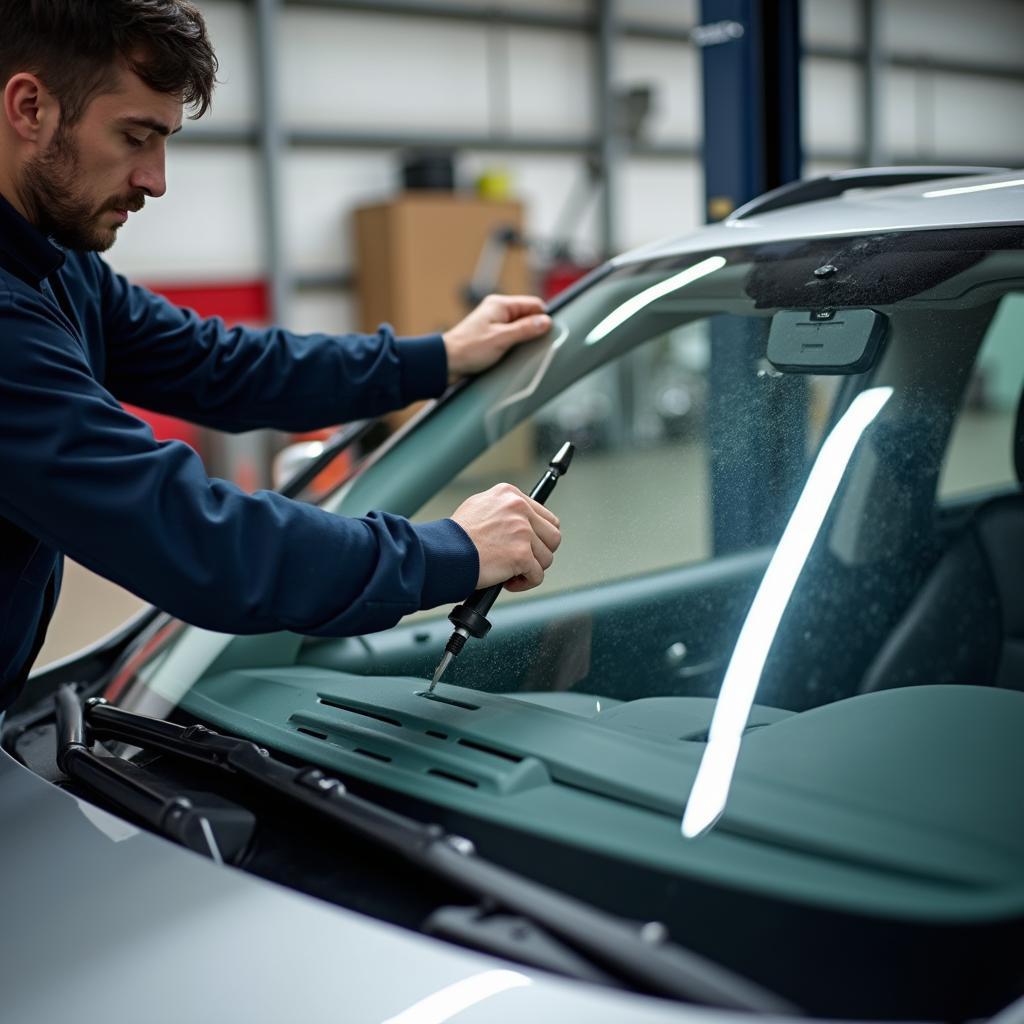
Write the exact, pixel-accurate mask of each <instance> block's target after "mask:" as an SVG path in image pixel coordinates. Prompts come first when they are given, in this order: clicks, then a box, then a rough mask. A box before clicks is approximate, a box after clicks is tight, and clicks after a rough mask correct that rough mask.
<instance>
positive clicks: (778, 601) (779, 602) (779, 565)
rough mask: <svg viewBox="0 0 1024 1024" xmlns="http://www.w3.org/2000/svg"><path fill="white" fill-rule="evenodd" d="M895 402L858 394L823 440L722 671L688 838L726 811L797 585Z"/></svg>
mask: <svg viewBox="0 0 1024 1024" xmlns="http://www.w3.org/2000/svg"><path fill="white" fill-rule="evenodd" d="M891 396H892V388H888V387H884V388H869V389H868V390H867V391H862V392H861V393H860V394H859V395H858V396H857V397H856V398H855V399H854V400H853V402H852V403H851V405H850V408H849V409H847V410H846V412H845V413H844V415H843V417H842V419H841V420H840V421H839V422H838V423H837V424H836V425H835V428H834V429H833V430H832V432H831V433H830V434H829V435H828V437H827V438H826V439H825V441H824V443H823V444H822V446H821V451H820V452H819V453H818V457H817V458H816V459H815V460H814V466H813V467H812V468H811V472H810V474H809V475H808V477H807V483H806V484H805V485H804V489H803V492H802V493H801V495H800V500H799V501H798V502H797V503H796V508H795V509H794V510H793V514H792V516H790V519H789V522H788V523H787V524H786V529H785V531H784V532H783V534H782V539H781V540H780V541H779V545H778V547H777V548H776V549H775V553H774V555H772V560H771V562H769V564H768V570H767V571H766V572H765V574H764V578H763V579H762V580H761V585H760V586H759V587H758V588H757V594H756V596H755V597H754V602H753V604H752V605H751V606H750V611H749V612H748V613H747V617H746V619H745V620H744V622H743V628H742V629H741V630H740V636H739V639H738V640H737V641H736V648H735V650H734V651H733V652H732V658H731V659H730V660H729V667H728V668H727V669H726V670H725V679H724V680H723V682H722V691H721V693H720V694H719V696H718V702H717V703H716V704H715V713H714V716H713V717H712V719H711V727H710V729H708V745H707V747H706V749H705V751H704V756H703V757H702V758H701V762H700V767H699V768H698V769H697V777H696V779H694V782H693V788H692V789H691V790H690V796H689V798H688V799H687V801H686V810H685V812H684V814H683V820H682V825H681V830H682V833H683V835H684V836H686V838H688V839H693V838H694V837H695V836H699V835H701V834H702V833H704V832H706V831H707V830H708V829H709V828H711V826H712V825H714V823H715V822H716V821H717V820H718V818H719V816H720V815H721V813H722V811H724V810H725V801H726V799H727V798H728V796H729V787H730V785H731V784H732V776H733V771H734V770H735V767H736V759H737V757H738V756H739V752H740V742H741V740H742V738H743V730H744V729H745V728H746V726H747V720H748V718H749V717H750V708H751V705H752V704H753V703H754V695H755V694H756V692H757V684H758V683H759V682H760V680H761V673H762V671H763V670H764V663H765V660H766V659H767V657H768V651H769V649H770V648H771V645H772V641H773V640H774V639H775V634H776V632H777V631H778V628H779V622H780V621H781V620H782V613H783V612H784V611H785V610H786V605H788V604H789V599H790V596H791V595H792V593H793V588H794V587H795V586H796V581H797V579H798V578H799V576H800V573H801V572H802V571H803V567H804V563H805V562H806V561H807V556H808V555H809V554H810V551H811V547H812V545H813V544H814V541H815V539H816V538H817V536H818V532H819V531H820V530H821V525H822V523H823V522H824V521H825V516H826V514H827V513H828V510H829V506H830V505H831V504H832V499H833V498H834V497H835V493H836V491H837V490H838V488H839V484H840V482H841V481H842V479H843V474H844V473H845V472H846V467H847V465H848V464H849V462H850V459H851V458H852V457H853V453H854V451H855V450H856V448H857V444H858V442H859V441H860V438H861V435H862V434H863V433H864V431H865V430H866V429H867V428H868V426H870V424H871V423H872V422H873V420H874V419H875V417H876V416H877V415H878V414H879V412H881V410H882V407H883V406H884V405H885V403H886V402H888V401H889V399H890V397H891Z"/></svg>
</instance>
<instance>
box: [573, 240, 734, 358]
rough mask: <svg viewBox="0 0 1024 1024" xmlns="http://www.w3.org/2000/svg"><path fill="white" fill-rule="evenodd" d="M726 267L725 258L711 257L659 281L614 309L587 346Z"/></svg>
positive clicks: (588, 338) (591, 334)
mask: <svg viewBox="0 0 1024 1024" xmlns="http://www.w3.org/2000/svg"><path fill="white" fill-rule="evenodd" d="M724 266H725V259H724V258H723V257H721V256H710V257H708V259H706V260H701V261H700V263H695V264H694V265H693V266H692V267H687V268H686V270H683V271H680V273H678V274H673V275H672V277H667V278H666V279H665V280H664V281H659V282H658V284H654V285H651V287H650V288H645V289H644V290H643V291H642V292H638V293H637V294H636V295H634V296H632V297H631V298H629V299H627V300H626V301H625V302H624V303H622V305H621V306H617V307H616V308H615V309H613V310H612V311H611V312H610V313H609V314H608V315H607V316H606V317H605V318H604V319H603V320H602V321H601V322H600V323H599V324H598V325H597V326H596V327H595V328H594V329H593V330H592V331H591V332H590V333H589V334H588V335H587V337H586V340H585V344H587V345H593V344H594V342H595V341H600V340H601V339H602V338H604V337H606V336H607V335H609V334H611V332H612V331H614V330H615V328H616V327H620V326H621V325H622V324H624V323H625V322H626V321H627V320H628V319H629V318H630V317H632V316H636V314H637V313H639V312H640V310H641V309H643V308H644V307H645V306H649V305H650V304H651V303H652V302H656V301H657V300H658V299H661V298H664V296H666V295H670V294H671V293H672V292H674V291H677V290H678V289H679V288H682V287H684V286H685V285H688V284H692V283H693V282H694V281H699V280H700V279H701V278H702V277H707V275H708V274H711V273H713V272H714V271H716V270H721V269H722V267H724Z"/></svg>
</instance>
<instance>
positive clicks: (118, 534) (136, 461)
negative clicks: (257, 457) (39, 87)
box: [0, 197, 479, 709]
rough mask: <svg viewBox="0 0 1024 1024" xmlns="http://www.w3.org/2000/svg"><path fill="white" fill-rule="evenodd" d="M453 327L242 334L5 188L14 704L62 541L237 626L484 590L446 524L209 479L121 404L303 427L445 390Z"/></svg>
mask: <svg viewBox="0 0 1024 1024" xmlns="http://www.w3.org/2000/svg"><path fill="white" fill-rule="evenodd" d="M446 376H447V362H446V359H445V353H444V344H443V342H442V340H441V337H440V335H430V336H427V337H424V338H415V339H406V340H396V339H395V338H394V336H393V335H392V333H391V331H390V330H389V329H387V328H382V329H381V330H380V331H378V333H377V334H375V335H346V336H343V337H332V336H329V335H310V336H305V337H302V336H298V335H295V334H290V333H288V332H287V331H283V330H279V329H271V330H265V331H263V330H253V329H249V328H243V327H235V328H232V329H230V330H229V329H227V328H226V327H225V326H224V324H223V323H222V322H221V321H220V320H218V319H209V320H202V319H200V318H199V317H197V316H196V315H195V314H194V313H192V312H190V311H187V310H182V309H179V308H178V307H176V306H173V305H172V304H170V303H169V302H166V301H165V300H163V299H161V298H159V297H158V296H156V295H154V294H153V293H152V292H149V291H146V290H145V289H144V288H139V287H137V286H134V285H131V284H129V283H128V282H127V281H126V280H125V279H124V278H123V277H121V276H119V275H117V274H115V273H114V272H113V271H111V269H110V268H109V267H108V266H107V264H106V263H105V262H104V261H103V260H102V259H100V257H99V256H98V255H96V254H95V253H78V252H65V251H63V250H62V249H60V248H58V247H57V246H55V245H54V244H53V243H52V242H50V241H49V240H48V239H46V238H45V237H44V236H43V235H42V234H41V233H40V232H39V231H37V230H36V229H35V228H34V227H33V226H32V225H30V224H29V223H28V222H27V221H26V220H25V219H24V218H22V217H21V216H20V215H19V214H18V213H17V212H16V211H15V210H14V209H13V207H11V206H10V205H9V204H8V203H7V202H5V201H4V200H3V198H2V197H0V709H2V708H3V707H5V706H7V705H9V704H10V703H11V701H12V700H13V699H14V697H15V696H16V694H17V691H18V689H19V686H20V684H21V683H22V682H23V679H24V676H25V674H26V673H27V671H28V669H29V667H30V665H31V662H32V661H33V660H34V658H35V654H36V653H37V651H38V648H39V645H40V644H41V642H42V637H43V634H44V632H45V629H46V624H47V623H48V621H49V618H50V615H51V613H52V611H53V606H54V603H55V602H56V599H57V594H58V591H59V589H60V572H61V562H62V558H61V556H62V555H64V554H66V555H68V556H69V557H71V558H74V559H75V560H76V561H78V562H80V563H81V564H82V565H84V566H86V567H87V568H89V569H92V570H93V571H94V572H97V573H99V574H100V575H102V576H105V577H107V578H108V579H110V580H113V581H114V582H115V583H118V584H120V585H121V586H123V587H126V588H127V589H128V590H130V591H132V592H133V593H135V594H138V595H139V596H140V597H142V598H144V599H145V600H146V601H149V602H151V603H152V604H155V605H157V606H158V607H160V608H162V609H164V610H166V611H169V612H171V613H172V614H173V615H176V616H178V617H180V618H182V619H185V620H187V621H188V622H191V623H194V624H196V625H199V626H203V627H205V628H207V629H213V630H219V631H223V632H230V633H260V632H267V631H272V630H278V629H290V630H295V631H297V632H300V633H310V634H317V635H329V636H342V635H353V634H359V633H363V632H368V631H373V630H379V629H385V628H387V627H389V626H391V625H393V624H394V623H395V622H397V621H398V619H399V618H401V617H402V616H403V615H406V614H408V613H409V612H413V611H416V610H418V609H420V608H429V607H432V606H434V605H437V604H442V603H447V602H457V601H460V600H462V599H463V598H465V597H466V595H467V594H469V593H470V591H472V589H473V587H474V586H475V585H476V579H477V573H478V571H479V563H478V557H477V552H476V549H475V547H474V546H473V544H472V542H471V541H470V539H469V538H468V536H467V535H466V534H465V533H464V532H463V530H462V529H461V527H459V526H458V525H457V524H456V523H454V522H453V521H452V520H450V519H446V520H441V521H439V522H435V523H427V524H419V525H413V524H411V523H410V522H408V520H406V519H403V518H401V517H398V516H394V515H389V514H387V513H383V512H374V513H371V514H370V515H368V516H365V517H363V518H360V519H344V518H341V517H339V516H335V515H331V514H329V513H327V512H324V511H323V510H321V509H318V508H315V507H312V506H309V505H304V504H300V503H298V502H294V501H289V500H287V499H285V498H282V497H281V496H280V495H277V494H274V493H272V492H269V491H261V492H258V493H256V494H253V495H248V494H245V493H244V492H243V491H241V490H239V489H238V488H237V487H235V486H234V485H233V484H230V483H228V482H226V481H224V480H216V479H210V478H209V477H207V475H206V473H205V471H204V469H203V465H202V462H201V461H200V459H199V457H198V456H197V455H196V454H195V453H194V452H193V451H192V449H191V448H189V447H188V446H187V445H184V444H181V443H179V442H176V441H169V442H158V441H156V440H155V439H154V437H153V434H152V432H151V431H150V429H149V427H148V426H147V425H146V424H145V423H143V422H142V421H141V420H139V419H138V418H137V417H135V416H132V415H130V414H129V413H127V412H126V411H125V410H124V409H122V407H121V406H120V405H119V403H118V399H121V400H123V401H126V402H131V403H133V404H135V405H139V406H142V407H144V408H147V409H152V410H154V411H156V412H162V413H169V414H172V415H175V416H179V417H182V418H184V419H188V420H192V421H194V422H196V423H201V424H203V425H206V426H210V427H216V428H219V429H221V430H231V431H240V430H251V429H254V428H258V427H274V428H277V429H280V430H288V431H302V430H310V429H314V428H317V427H322V426H325V425H328V424H332V423H337V422H340V421H342V420H346V419H356V418H361V417H365V416H374V415H378V414H380V413H382V412H386V411H388V410H390V409H396V408H400V407H402V406H403V405H405V404H407V403H408V402H410V401H413V400H414V399H417V398H427V397H431V396H435V395H437V394H439V393H440V392H441V391H442V390H443V388H444V386H445V382H446Z"/></svg>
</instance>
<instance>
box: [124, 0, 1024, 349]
mask: <svg viewBox="0 0 1024 1024" xmlns="http://www.w3.org/2000/svg"><path fill="white" fill-rule="evenodd" d="M467 2H468V0H467ZM200 6H201V7H202V9H203V12H204V14H205V16H206V18H207V20H208V24H209V27H210V31H211V34H212V36H213V39H214V41H215V44H216V46H217V49H218V53H219V55H220V58H221V65H222V73H221V78H222V84H221V86H220V88H219V89H218V93H217V96H216V102H215V105H214V108H213V112H212V114H210V115H208V117H207V118H205V119H204V121H203V122H202V123H201V124H197V125H189V126H188V127H187V129H186V131H187V133H188V135H190V136H194V137H195V138H196V141H194V142H189V139H188V138H180V139H176V140H175V142H174V143H173V144H172V146H171V152H170V156H169V166H168V172H169V192H168V195H167V196H166V197H164V198H163V199H161V200H160V201H159V202H157V201H153V202H151V203H150V204H149V207H148V208H147V211H146V215H145V216H144V217H141V218H138V219H133V221H132V223H131V224H130V225H129V226H128V227H126V229H125V230H124V232H123V237H122V238H121V240H120V241H119V242H118V245H117V246H116V247H115V248H114V249H113V250H112V251H111V253H110V259H111V261H112V262H113V263H114V265H115V266H116V267H117V268H118V269H120V270H122V271H124V272H127V273H129V274H131V275H133V276H136V277H138V278H141V279H148V280H159V281H161V282H168V281H171V282H173V281H175V280H188V281H195V280H205V279H216V280H230V279H243V280H248V279H252V278H254V277H258V276H260V275H261V274H264V273H265V272H266V268H267V265H268V260H269V253H268V251H267V237H266V235H267V232H266V230H265V225H264V220H265V218H264V208H265V201H264V195H263V191H262V188H263V184H262V182H261V178H260V170H259V168H260V165H259V160H258V154H257V150H256V147H255V145H254V136H255V129H256V125H257V117H258V114H257V110H258V103H257V98H256V86H257V65H256V60H255V50H256V47H255V28H254V13H253V5H252V4H250V3H247V2H241V0H201V2H200ZM501 6H504V7H505V8H508V9H515V10H536V11H542V12H546V13H549V14H566V15H576V16H582V15H585V14H587V13H588V11H589V10H590V3H589V0H505V2H504V3H503V4H502V5H501ZM878 7H879V15H878V16H879V26H878V31H879V39H880V42H881V48H882V50H883V52H884V53H885V54H887V55H890V56H892V57H893V58H894V59H895V63H894V64H893V65H892V66H889V65H888V64H886V66H885V68H884V72H883V74H881V75H880V76H878V80H877V82H876V83H875V84H876V88H877V89H878V93H879V100H878V109H879V128H880V147H881V150H882V152H883V153H884V155H885V158H887V159H892V160H898V161H902V162H906V161H908V160H918V159H929V160H935V161H937V160H946V161H948V160H957V161H967V160H973V161H976V162H977V161H981V162H991V161H999V162H1009V163H1020V162H1021V161H1022V159H1024V156H1022V154H1024V142H1022V141H1021V140H1022V139H1024V131H1022V129H1024V78H1022V77H1021V74H1022V71H1024V31H1021V29H1022V27H1024V25H1022V22H1024V5H1022V4H1021V3H1020V0H976V2H975V3H973V4H971V5H969V6H965V5H963V4H962V3H960V2H959V0H899V2H895V3H883V4H880V5H878ZM862 11H863V5H862V3H861V0H804V3H803V8H802V18H803V31H804V37H805V43H806V46H807V47H808V49H809V50H810V53H808V55H807V56H805V59H804V66H803V111H802V116H803V132H804V143H805V153H806V162H805V172H806V173H818V172H821V171H826V170H834V169H837V168H840V167H846V166H853V165H857V164H860V163H863V162H864V151H865V136H864V133H865V123H866V115H867V111H866V110H865V103H866V99H865V96H866V93H865V77H864V76H865V71H864V62H863V51H864V47H865V39H864V18H863V13H862ZM617 12H618V14H619V16H620V17H621V18H622V19H623V20H624V21H628V22H630V23H632V24H643V23H647V24H655V25H664V26H674V27H675V28H676V29H677V30H682V29H686V28H687V27H690V26H692V25H693V24H695V23H696V20H697V17H698V3H697V2H696V0H686V2H674V3H664V2H661V0H619V3H618V7H617ZM275 53H276V58H277V60H278V62H279V104H280V111H281V116H282V120H283V122H284V125H285V127H286V129H287V130H301V131H305V132H306V133H315V132H316V131H318V130H322V131H324V132H333V131H337V130H345V131H347V132H352V133H364V134H372V133H386V134H392V135H394V134H401V133H408V134H415V135H416V136H429V135H431V134H437V135H442V136H443V135H452V134H459V135H462V134H479V135H484V134H494V135H499V136H507V137H510V138H512V139H533V140H542V141H543V140H548V141H554V140H566V139H569V140H582V139H584V138H586V137H592V136H594V134H595V133H596V131H597V127H598V126H597V123H596V119H597V112H596V109H595V107H596V102H595V95H596V94H595V86H594V83H595V76H596V73H597V72H596V68H595V61H596V59H597V58H596V49H595V46H594V44H593V40H592V39H591V37H590V34H589V33H588V32H586V31H583V30H579V31H568V30H564V29H558V30H555V29H535V28H525V27H516V26H505V25H500V24H484V23H477V22H468V21H467V22H462V21H458V20H449V19H434V18H429V17H414V16H408V15H394V14H386V13H379V14H378V13H364V12H351V11H345V10H343V9H341V8H340V7H339V8H331V7H330V6H325V7H323V8H314V7H307V6H304V5H301V4H295V5H291V4H288V3H283V4H282V6H281V11H280V16H279V32H278V37H277V39H276V45H275ZM949 62H953V63H956V62H960V63H968V64H970V63H973V64H974V65H977V68H981V69H984V68H986V67H989V66H990V67H991V70H992V72H993V73H991V74H987V73H986V74H979V73H970V72H968V71H965V70H960V71H950V70H949V69H948V67H946V66H945V65H946V64H948V63H949ZM933 64H935V65H936V66H933ZM612 71H613V79H614V81H615V83H616V85H617V86H620V87H627V86H633V85H642V84H649V85H651V86H652V87H653V88H654V90H655V93H654V95H655V102H654V106H653V109H652V111H651V113H650V115H649V117H648V120H647V123H646V126H645V127H646V131H645V136H644V142H645V144H646V145H647V150H645V152H644V153H643V154H640V153H634V154H630V155H626V156H624V158H623V160H622V165H621V168H620V171H619V173H618V175H617V177H616V189H615V198H616V202H615V219H614V223H613V231H612V234H613V238H612V242H613V245H614V247H615V248H617V249H622V248H627V247H631V246H634V245H639V244H642V243H644V242H647V241H650V240H651V239H653V238H656V237H660V236H664V235H670V234H679V233H683V232H686V231H688V230H690V229H692V228H693V227H694V226H696V225H697V224H698V223H699V221H700V218H701V216H702V206H703V203H702V189H703V185H702V175H701V167H700V162H699V144H700V125H701V81H700V60H699V53H698V51H697V49H696V48H695V47H694V46H693V45H692V44H690V43H689V42H687V41H683V40H681V39H680V38H678V37H676V38H673V37H672V36H671V35H668V36H666V38H665V39H649V38H642V39H641V38H631V37H629V36H624V37H622V38H621V39H620V40H619V42H618V45H617V47H616V51H615V55H614V61H613V68H612ZM211 130H214V131H217V132H219V133H221V134H222V135H223V134H224V133H228V135H229V136H230V134H231V133H234V134H235V135H237V137H238V139H239V141H238V142H237V143H236V144H234V145H210V144H208V143H203V142H202V141H201V133H203V132H204V131H211ZM495 168H500V169H502V170H503V171H505V172H506V173H508V174H509V175H510V177H511V180H512V182H513V187H514V190H515V192H516V194H517V195H519V196H520V197H521V198H522V199H523V200H524V202H525V203H526V206H527V211H528V218H529V224H530V230H531V233H532V234H533V235H534V236H535V237H538V238H544V237H547V236H550V234H551V232H552V231H553V230H554V229H555V226H556V224H557V222H558V218H559V214H560V212H561V211H562V210H563V208H564V206H565V204H566V202H567V201H568V199H569V197H570V195H571V194H572V193H573V191H574V189H580V188H582V187H583V181H584V179H585V168H584V161H583V157H582V156H581V155H580V154H578V153H572V152H546V151H540V150H537V151H534V152H529V151H522V152H495V151H472V150H470V151H465V152H462V153H460V155H459V172H460V177H461V179H462V181H463V182H464V183H465V184H467V185H470V184H471V183H472V182H473V180H474V179H475V178H476V177H477V176H478V175H479V174H481V173H482V172H484V171H485V170H489V169H495ZM399 176H400V172H399V159H398V154H397V152H396V151H395V150H393V149H373V148H369V147H368V146H367V145H366V144H363V145H360V146H359V147H357V148H352V147H343V146H330V145H323V144H315V145H314V144H310V145H292V146H289V147H287V149H286V151H285V152H284V154H283V159H282V170H281V189H280V191H281V203H282V216H281V221H282V225H281V227H282V235H283V244H282V250H283V252H282V256H283V261H284V264H285V266H286V267H287V268H288V270H289V271H290V273H292V274H293V275H295V277H296V279H297V284H298V287H297V288H296V289H295V290H294V291H293V293H292V296H291V301H290V303H289V317H288V319H289V321H290V322H291V323H292V324H293V325H294V326H296V327H297V328H299V329H320V328H335V329H344V328H347V327H350V326H352V325H353V323H354V322H355V321H354V311H353V303H352V301H351V296H350V294H349V292H348V290H347V287H346V284H345V282H346V281H349V282H350V281H351V274H352V271H353V255H352V243H351V237H350V236H351V231H350V215H351V211H352V210H353V209H354V208H355V207H356V206H359V205H361V204H364V203H368V202H373V201H377V200H380V199H383V198H385V197H387V196H389V195H391V194H393V193H394V192H395V191H396V190H397V189H398V187H399ZM572 229H573V241H574V243H575V245H576V247H577V248H578V250H579V252H580V254H581V257H582V258H586V257H587V256H595V255H596V254H597V253H598V252H599V249H600V244H599V242H600V237H599V236H600V231H599V222H598V217H597V204H596V203H595V202H591V203H590V206H589V209H588V210H587V211H586V213H585V214H584V215H583V216H581V217H580V218H579V219H578V222H577V223H575V224H573V225H572Z"/></svg>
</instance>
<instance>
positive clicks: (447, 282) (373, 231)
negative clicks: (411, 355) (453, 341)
mask: <svg viewBox="0 0 1024 1024" xmlns="http://www.w3.org/2000/svg"><path fill="white" fill-rule="evenodd" d="M499 227H513V228H516V229H517V230H520V231H521V230H522V227H523V208H522V204H520V203H518V202H495V201H490V200H486V199H478V198H476V197H475V196H462V195H459V194H457V193H449V192H429V191H425V192H405V193H403V194H401V195H400V196H398V197H397V198H396V199H394V200H391V201H390V202H386V203H379V204H376V205H374V206H365V207H361V208H359V209H357V210H356V211H355V233H356V260H357V266H356V278H357V295H358V303H359V326H360V330H363V331H375V330H376V329H377V326H378V325H379V324H381V323H384V322H387V323H390V324H391V325H392V326H393V327H394V328H395V330H396V331H397V332H398V333H399V334H428V333H430V332H431V331H443V330H446V329H447V328H449V327H451V326H452V325H453V324H455V323H457V322H458V321H459V320H461V319H462V317H463V316H465V315H466V313H467V312H468V306H467V304H466V300H465V290H466V286H467V285H468V284H469V283H470V281H471V280H472V277H473V271H474V270H475V268H476V264H477V259H478V258H479V256H480V253H481V251H482V249H483V247H484V243H485V242H486V241H487V238H488V236H489V235H490V234H491V232H492V231H494V230H495V229H496V228H499ZM498 290H499V291H502V292H506V293H509V294H530V293H531V292H532V291H533V288H532V286H531V282H530V275H529V270H528V266H527V261H526V254H525V252H524V251H523V249H522V248H521V247H517V248H514V249H512V250H511V251H510V252H509V253H508V255H507V258H506V259H505V261H504V264H503V270H502V274H501V277H500V279H499V287H498Z"/></svg>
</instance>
